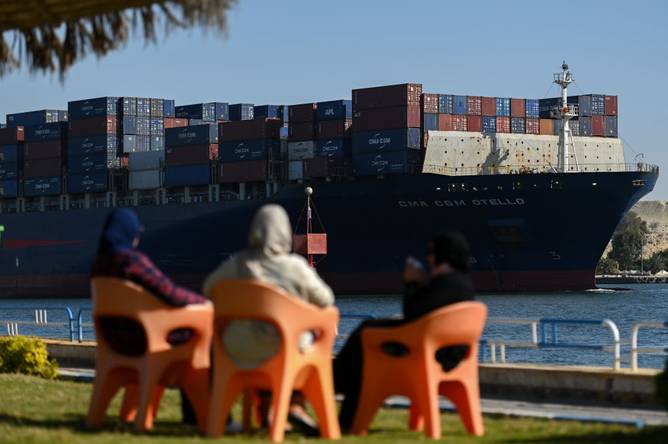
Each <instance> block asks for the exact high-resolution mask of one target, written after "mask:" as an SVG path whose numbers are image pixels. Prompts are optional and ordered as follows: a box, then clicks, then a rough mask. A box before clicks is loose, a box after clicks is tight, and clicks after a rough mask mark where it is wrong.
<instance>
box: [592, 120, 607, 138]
mask: <svg viewBox="0 0 668 444" xmlns="http://www.w3.org/2000/svg"><path fill="white" fill-rule="evenodd" d="M591 135H592V136H601V137H603V136H604V135H605V116H591Z"/></svg>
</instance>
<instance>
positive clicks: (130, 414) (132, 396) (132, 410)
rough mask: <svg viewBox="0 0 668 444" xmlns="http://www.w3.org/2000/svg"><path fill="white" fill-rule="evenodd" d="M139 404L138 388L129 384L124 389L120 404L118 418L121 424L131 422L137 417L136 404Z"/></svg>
mask: <svg viewBox="0 0 668 444" xmlns="http://www.w3.org/2000/svg"><path fill="white" fill-rule="evenodd" d="M138 402H139V386H138V385H137V384H130V385H128V386H126V387H125V394H124V395H123V402H122V403H121V411H120V412H119V415H118V416H119V417H120V418H121V421H123V422H133V421H134V420H135V417H136V416H137V403H138Z"/></svg>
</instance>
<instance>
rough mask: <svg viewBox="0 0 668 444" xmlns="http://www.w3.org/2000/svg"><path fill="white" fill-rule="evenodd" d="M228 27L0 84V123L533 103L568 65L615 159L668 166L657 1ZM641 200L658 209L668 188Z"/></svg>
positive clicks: (316, 5) (287, 6) (292, 9)
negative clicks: (247, 108) (397, 99)
mask: <svg viewBox="0 0 668 444" xmlns="http://www.w3.org/2000/svg"><path fill="white" fill-rule="evenodd" d="M564 5H566V6H564ZM568 5H570V6H568ZM229 22H230V26H229V32H228V35H227V37H225V36H223V35H221V34H220V33H216V32H207V33H205V32H202V31H201V30H188V31H177V32H173V33H172V34H170V36H169V37H167V38H164V39H162V41H161V42H160V43H159V44H158V45H145V44H144V43H143V41H140V40H139V39H137V40H135V41H134V42H133V43H131V44H129V45H128V46H127V47H125V48H124V49H122V50H120V51H117V52H115V53H114V54H112V55H110V56H108V57H104V58H101V59H97V58H95V57H90V58H88V59H87V60H85V61H83V62H80V63H79V64H77V65H75V66H74V68H73V69H72V70H71V71H69V72H68V74H67V77H66V79H65V82H64V83H63V84H61V83H60V82H59V80H58V78H57V77H56V76H52V75H43V74H38V75H31V74H28V73H26V72H17V73H14V74H12V75H9V76H6V77H4V78H2V79H0V119H2V120H3V121H4V116H5V114H6V113H8V112H16V111H25V110H31V109H40V108H66V106H67V101H68V100H75V99H81V98H87V97H97V96H102V95H126V96H153V97H167V98H174V99H176V101H177V103H182V104H185V103H193V102H200V101H212V100H220V101H229V102H240V101H243V102H250V103H255V104H265V103H288V104H289V103H299V102H303V101H310V100H326V99H337V98H349V97H350V90H351V89H352V88H355V87H363V86H372V85H381V84H388V83H399V82H407V81H411V82H421V83H423V85H424V89H425V91H427V92H437V93H457V94H475V95H489V96H494V95H499V96H513V97H532V98H542V97H545V95H546V92H548V89H549V88H550V85H551V83H550V82H551V79H552V73H553V72H557V71H558V70H559V65H560V64H561V61H562V59H566V60H567V61H568V63H569V64H570V65H571V69H572V71H573V72H574V75H575V78H576V84H575V87H574V89H573V92H574V93H576V94H583V93H590V92H594V93H607V94H617V95H619V96H620V98H619V107H620V122H619V130H620V135H621V137H622V138H623V139H624V140H625V142H626V144H627V160H628V161H633V158H634V156H635V153H638V152H642V153H644V154H645V157H646V159H647V160H648V161H651V162H653V163H657V164H659V165H660V166H662V167H663V166H668V144H667V143H666V141H665V139H666V138H665V135H664V134H665V130H666V127H667V126H668V85H667V84H666V80H665V79H666V77H667V76H668V26H667V25H666V23H668V2H666V1H665V0H655V1H652V0H647V1H645V0H636V1H616V0H607V1H598V0H595V1H594V0H592V1H586V2H584V1H565V2H537V1H535V0H533V1H523V0H505V1H491V0H489V1H483V0H479V1H475V2H465V1H458V2H454V1H438V0H424V1H413V2H406V1H394V0H384V1H382V0H364V1H361V0H339V1H313V0H292V1H269V0H240V1H239V4H238V5H237V6H236V7H235V8H234V9H233V10H232V11H231V12H230V16H229ZM556 93H557V90H556V87H552V89H551V90H549V95H550V96H553V95H555V94H556ZM648 198H649V199H662V200H666V199H668V180H665V179H664V178H663V177H661V178H660V179H659V183H658V185H657V187H656V189H655V191H654V192H653V193H652V194H650V195H649V196H648Z"/></svg>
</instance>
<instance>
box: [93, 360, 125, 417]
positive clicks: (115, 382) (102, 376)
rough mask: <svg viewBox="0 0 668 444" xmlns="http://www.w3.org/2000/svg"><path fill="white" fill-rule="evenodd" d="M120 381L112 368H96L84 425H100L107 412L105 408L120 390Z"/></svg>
mask: <svg viewBox="0 0 668 444" xmlns="http://www.w3.org/2000/svg"><path fill="white" fill-rule="evenodd" d="M121 386H122V383H121V381H120V379H119V378H118V377H116V375H115V374H114V372H113V370H109V369H99V368H98V369H96V375H95V383H94V384H93V393H92V395H91V400H90V405H89V407H88V416H87V418H86V426H87V427H90V428H97V427H100V426H102V424H103V423H104V418H105V416H106V413H107V408H108V407H109V404H110V403H111V400H112V399H114V396H115V395H116V393H117V392H118V391H119V390H120V388H121Z"/></svg>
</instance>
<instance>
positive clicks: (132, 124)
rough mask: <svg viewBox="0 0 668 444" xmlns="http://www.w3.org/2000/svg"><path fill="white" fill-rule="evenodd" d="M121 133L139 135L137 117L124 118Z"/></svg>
mask: <svg viewBox="0 0 668 444" xmlns="http://www.w3.org/2000/svg"><path fill="white" fill-rule="evenodd" d="M121 132H122V133H123V134H137V116H124V117H123V127H122V128H121Z"/></svg>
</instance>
